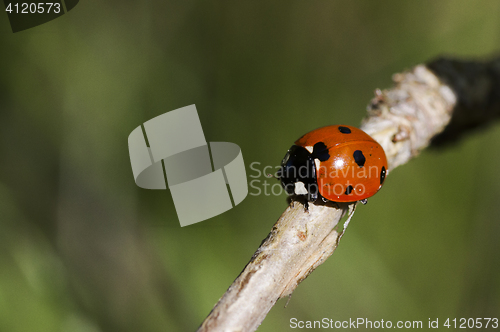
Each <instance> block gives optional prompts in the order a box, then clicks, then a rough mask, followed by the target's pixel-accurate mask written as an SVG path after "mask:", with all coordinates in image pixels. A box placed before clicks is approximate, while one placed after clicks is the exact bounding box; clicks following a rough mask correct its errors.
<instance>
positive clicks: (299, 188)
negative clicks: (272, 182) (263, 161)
mask: <svg viewBox="0 0 500 332" xmlns="http://www.w3.org/2000/svg"><path fill="white" fill-rule="evenodd" d="M277 175H278V179H279V180H280V181H281V185H282V186H283V188H284V189H285V191H286V192H287V194H288V195H299V196H306V197H307V200H308V201H310V202H314V201H316V200H317V199H318V196H319V195H318V183H317V180H316V166H315V165H314V159H313V156H312V154H311V153H310V152H309V151H307V149H306V148H304V147H302V146H298V145H293V146H292V147H291V148H290V149H289V150H288V152H287V153H286V155H285V157H284V158H283V161H282V162H281V168H280V170H279V171H278V174H277Z"/></svg>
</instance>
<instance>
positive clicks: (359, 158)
mask: <svg viewBox="0 0 500 332" xmlns="http://www.w3.org/2000/svg"><path fill="white" fill-rule="evenodd" d="M352 156H353V157H354V161H355V162H356V164H358V166H359V167H363V166H364V165H365V161H366V158H365V156H364V155H363V152H361V150H356V151H354V153H353V154H352Z"/></svg>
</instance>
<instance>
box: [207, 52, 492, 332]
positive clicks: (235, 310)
mask: <svg viewBox="0 0 500 332" xmlns="http://www.w3.org/2000/svg"><path fill="white" fill-rule="evenodd" d="M393 80H394V82H395V86H394V87H393V88H392V89H389V90H385V91H380V90H377V91H376V92H375V94H376V97H375V98H374V99H373V100H372V102H371V103H370V105H369V106H368V116H367V117H366V118H365V119H364V120H363V122H362V126H361V129H363V130H364V131H366V132H367V133H368V134H370V135H371V136H372V137H373V138H374V139H375V140H377V141H378V142H379V143H380V144H381V145H382V147H383V148H384V150H385V152H386V154H387V158H388V161H389V170H390V171H392V170H393V169H394V168H396V167H397V166H399V165H402V164H404V163H406V162H408V161H409V160H410V159H411V158H412V157H414V156H416V155H417V154H418V153H419V151H421V150H422V149H424V148H426V147H427V146H429V145H430V144H431V142H432V141H433V139H436V138H437V137H439V143H442V142H446V141H449V140H452V139H455V138H457V137H459V136H460V135H461V134H462V132H464V131H466V130H468V129H470V128H474V127H477V126H480V125H483V124H485V123H487V122H488V121H490V120H491V119H492V118H495V117H498V116H499V115H500V83H499V82H500V60H495V61H491V62H487V63H475V62H460V61H456V60H447V59H439V60H436V61H434V62H432V63H430V64H429V65H419V66H416V67H415V68H413V69H412V70H410V71H408V72H405V73H401V74H396V75H394V77H393ZM478 84H479V86H478ZM476 110H480V111H476ZM456 117H458V119H456ZM448 124H450V126H449V127H447V126H448ZM445 128H446V129H445ZM450 128H451V129H450ZM440 133H443V134H442V135H441V136H437V135H439V134H440ZM351 207H352V204H351ZM347 208H348V205H346V204H344V205H341V206H339V207H336V206H334V204H325V205H317V204H310V207H309V212H308V213H307V212H305V211H304V208H303V206H302V204H293V206H289V207H288V208H287V209H286V210H285V212H284V213H283V214H282V216H281V217H280V218H279V220H278V221H277V222H276V224H275V225H274V227H273V229H272V230H271V233H270V234H269V235H268V237H267V238H266V239H265V240H264V241H263V243H262V244H261V246H260V247H259V249H257V251H256V252H255V254H254V255H253V257H252V259H251V260H250V262H249V263H248V264H247V266H246V267H245V269H244V270H243V271H242V272H241V274H240V275H239V276H238V278H237V279H236V280H235V281H234V282H233V284H232V285H231V286H230V287H229V289H228V290H227V292H226V293H225V294H224V296H223V297H222V298H221V299H220V300H219V302H218V303H217V304H216V305H215V307H214V308H213V310H212V311H211V312H210V314H209V316H208V317H207V318H206V319H205V321H204V322H203V324H202V325H201V326H200V328H199V330H198V331H242V332H243V331H255V330H256V329H257V328H258V326H259V325H260V324H261V323H262V321H263V320H264V318H265V316H266V315H267V313H268V312H269V310H270V309H271V308H272V306H273V305H274V304H275V303H276V301H277V300H278V299H280V298H282V297H285V296H287V295H290V294H291V293H292V292H293V291H294V289H295V288H296V287H297V285H298V284H299V283H300V282H301V281H302V280H304V279H305V278H306V277H307V276H308V275H309V274H310V273H311V272H312V271H314V269H315V268H316V267H318V266H319V265H320V264H322V263H323V262H324V261H325V260H326V259H327V258H328V257H329V256H330V255H331V254H332V253H333V251H334V250H335V248H336V247H337V245H338V241H339V239H340V235H341V231H342V228H343V227H342V224H339V221H340V220H341V218H342V216H343V215H344V214H345V212H346V211H347ZM339 228H340V229H339Z"/></svg>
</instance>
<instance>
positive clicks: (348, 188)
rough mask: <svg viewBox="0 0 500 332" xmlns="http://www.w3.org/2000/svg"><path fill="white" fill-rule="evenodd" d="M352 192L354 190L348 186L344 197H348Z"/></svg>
mask: <svg viewBox="0 0 500 332" xmlns="http://www.w3.org/2000/svg"><path fill="white" fill-rule="evenodd" d="M353 190H354V188H353V187H352V186H349V187H347V189H346V190H345V194H346V195H350V194H351V193H352V191H353Z"/></svg>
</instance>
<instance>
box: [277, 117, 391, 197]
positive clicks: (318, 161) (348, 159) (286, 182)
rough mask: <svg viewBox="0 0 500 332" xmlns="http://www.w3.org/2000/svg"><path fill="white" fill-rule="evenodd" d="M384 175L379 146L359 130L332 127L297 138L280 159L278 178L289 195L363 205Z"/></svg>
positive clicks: (384, 165) (377, 189)
mask: <svg viewBox="0 0 500 332" xmlns="http://www.w3.org/2000/svg"><path fill="white" fill-rule="evenodd" d="M387 174H388V167H387V158H386V156H385V152H384V149H383V148H382V146H380V144H378V143H377V142H376V141H375V140H374V139H373V138H371V137H370V136H369V135H368V134H366V133H365V132H364V131H362V130H361V129H358V128H355V127H352V126H344V125H333V126H326V127H322V128H319V129H316V130H313V131H311V132H309V133H307V134H305V135H304V136H302V137H301V138H299V139H298V140H297V141H296V142H295V144H294V145H293V146H292V147H291V148H290V149H289V150H288V152H287V153H286V155H285V157H284V158H283V161H282V162H281V168H280V170H279V171H278V176H277V177H278V178H279V180H280V181H281V185H282V186H283V188H284V189H285V191H286V192H287V193H288V195H297V196H302V197H305V198H307V201H309V202H315V201H316V200H318V199H322V200H323V201H325V202H326V201H333V202H356V201H361V202H362V203H366V199H367V198H368V197H371V196H373V195H374V194H375V193H376V192H377V191H379V190H380V188H381V187H382V185H383V183H384V180H385V178H386V176H387ZM306 206H307V205H306Z"/></svg>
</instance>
